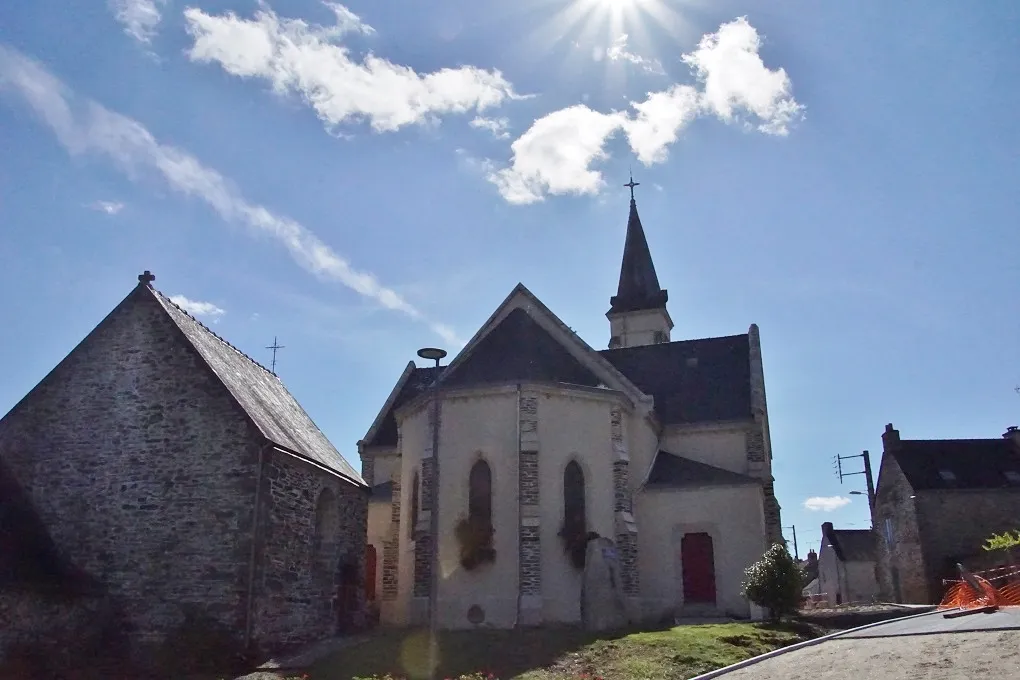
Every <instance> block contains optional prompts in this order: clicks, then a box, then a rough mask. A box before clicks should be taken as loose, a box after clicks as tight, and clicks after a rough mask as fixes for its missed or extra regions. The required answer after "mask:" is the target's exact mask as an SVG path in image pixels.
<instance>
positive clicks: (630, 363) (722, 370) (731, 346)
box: [600, 334, 751, 425]
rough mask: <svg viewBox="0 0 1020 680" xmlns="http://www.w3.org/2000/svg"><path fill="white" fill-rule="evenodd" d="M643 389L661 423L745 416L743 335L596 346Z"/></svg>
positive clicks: (746, 349)
mask: <svg viewBox="0 0 1020 680" xmlns="http://www.w3.org/2000/svg"><path fill="white" fill-rule="evenodd" d="M600 354H601V355H602V356H603V357H605V358H606V359H608V360H609V362H610V363H611V364H613V366H615V367H616V368H617V369H618V370H619V371H620V372H621V373H623V374H624V375H625V376H627V378H628V379H630V380H631V382H633V383H634V384H635V385H637V386H638V387H639V388H640V389H641V390H642V391H643V392H644V393H646V394H650V395H651V396H652V397H654V398H655V413H656V415H658V417H659V420H660V421H661V422H662V423H663V424H667V425H669V424H679V423H695V422H713V421H722V420H740V419H745V418H750V417H751V362H750V345H749V344H748V336H747V335H746V334H744V335H730V336H726V337H721V338H705V339H701V340H683V341H679V342H669V343H663V344H659V345H644V346H641V347H627V348H622V349H608V350H602V351H601V352H600Z"/></svg>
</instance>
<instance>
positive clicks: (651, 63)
mask: <svg viewBox="0 0 1020 680" xmlns="http://www.w3.org/2000/svg"><path fill="white" fill-rule="evenodd" d="M592 56H593V57H594V58H595V61H600V60H601V58H602V53H601V50H599V51H598V52H597V53H593V55H592ZM606 58H607V59H609V60H610V61H627V62H630V63H631V64H634V65H635V66H639V67H641V68H642V69H643V70H645V71H647V72H648V73H654V74H655V75H660V76H664V75H666V71H664V70H663V68H662V64H661V63H659V60H658V59H647V58H645V57H642V56H639V55H637V54H634V53H633V52H628V51H627V34H626V33H621V34H620V37H618V38H617V39H616V40H614V41H613V44H612V45H610V46H609V48H608V49H607V50H606Z"/></svg>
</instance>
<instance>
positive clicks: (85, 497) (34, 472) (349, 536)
mask: <svg viewBox="0 0 1020 680" xmlns="http://www.w3.org/2000/svg"><path fill="white" fill-rule="evenodd" d="M154 279H155V277H154V276H152V275H151V274H150V273H149V272H145V273H144V274H143V275H141V276H139V277H138V284H137V286H135V287H134V288H133V290H131V292H130V293H129V294H128V295H127V297H125V298H124V299H123V301H121V302H120V304H118V305H117V306H116V308H115V309H113V311H112V312H110V314H109V315H108V316H107V317H106V318H105V319H103V321H102V322H101V323H100V324H99V325H98V326H96V328H95V329H94V330H93V331H92V332H90V333H89V334H88V336H87V337H85V339H84V340H82V341H81V343H80V344H79V345H78V346H77V347H75V348H74V349H73V350H72V351H71V352H70V354H68V355H67V356H66V357H65V358H64V359H63V360H62V361H61V362H60V363H59V364H58V365H57V366H56V367H55V368H54V369H53V370H52V371H51V372H50V373H49V374H48V375H47V376H46V377H44V378H43V379H42V381H41V382H40V383H39V384H38V385H37V386H36V387H35V388H33V389H32V390H31V391H30V392H29V393H28V394H27V395H26V396H25V397H24V398H23V399H22V400H21V401H20V402H19V403H18V404H17V405H15V406H14V408H12V409H11V411H10V412H9V413H7V415H6V416H4V418H3V419H2V420H0V478H2V479H0V486H2V488H3V489H4V490H5V493H4V498H3V500H2V502H0V506H3V507H0V520H2V521H0V524H2V525H4V527H5V530H4V531H3V532H0V540H3V541H4V542H5V543H6V545H4V546H3V547H4V550H3V551H0V552H4V553H5V556H6V557H8V559H6V560H2V559H0V562H2V563H3V564H2V568H0V575H2V576H3V578H4V579H5V581H6V582H5V583H4V584H3V585H4V586H11V585H14V582H15V581H33V580H35V581H38V580H45V579H46V578H49V579H50V580H51V581H59V580H60V579H65V578H66V577H67V576H68V575H69V574H78V575H84V576H85V577H87V578H88V580H89V581H90V582H93V583H94V584H97V587H98V588H99V589H100V590H101V591H102V592H103V593H104V594H105V597H107V598H108V599H109V601H110V602H113V603H116V606H117V607H118V612H119V616H120V617H121V622H122V626H121V628H122V630H124V631H128V632H129V633H130V638H131V639H130V643H131V645H132V648H133V649H154V648H158V647H159V646H160V645H161V644H163V643H165V642H166V641H167V640H168V639H169V638H171V637H173V635H175V634H176V633H177V632H180V630H181V628H182V627H187V626H195V625H196V623H195V622H196V621H203V622H204V623H203V624H202V625H205V626H210V627H213V628H215V629H216V630H217V631H220V632H222V633H223V634H226V635H228V636H230V637H232V638H233V639H234V641H235V642H236V644H237V646H238V647H239V648H242V649H248V650H260V649H263V650H264V649H273V648H276V647H281V646H287V645H289V644H291V643H301V642H304V641H308V640H312V639H318V638H322V637H325V636H328V635H331V634H334V633H335V632H336V631H337V630H339V629H344V628H347V627H352V626H356V625H358V624H359V623H360V620H361V617H362V601H363V599H364V597H363V591H362V588H361V582H362V579H363V569H364V567H363V561H364V551H365V531H366V529H365V527H366V521H367V517H366V516H367V512H368V500H369V498H368V497H369V490H368V487H367V485H366V484H365V482H364V480H363V479H362V478H361V476H360V474H359V473H358V472H357V471H356V470H355V469H354V468H352V467H351V465H350V464H349V463H348V462H347V461H345V460H344V458H343V457H342V456H341V455H340V453H339V452H338V451H337V450H336V449H335V448H334V447H333V445H332V444H330V442H329V441H328V440H327V439H326V437H325V436H324V435H323V433H322V432H321V431H320V430H319V429H318V428H317V427H316V426H315V424H314V423H313V422H312V420H311V419H310V418H309V416H308V414H307V413H305V411H304V410H303V409H302V408H301V406H300V405H299V404H298V403H297V401H295V399H294V397H293V396H291V394H290V393H289V392H288V391H287V389H286V388H285V387H284V385H283V383H282V382H281V381H280V379H279V378H278V377H277V376H276V375H274V374H273V373H272V372H270V371H269V370H267V369H266V368H264V367H263V366H261V365H259V364H258V363H257V362H256V361H254V360H253V359H251V358H250V357H248V356H246V355H245V354H243V353H242V352H241V351H240V350H238V349H237V348H235V347H233V346H232V345H230V344H229V343H228V342H227V341H226V340H224V339H223V338H221V337H219V336H218V335H216V334H215V333H214V332H213V331H212V330H210V329H209V328H207V327H206V326H204V325H203V324H201V323H200V322H199V321H197V320H196V319H195V318H193V317H192V316H190V315H189V314H188V313H187V312H186V311H184V310H183V309H181V308H180V307H178V306H177V305H176V304H174V303H173V302H172V301H171V300H170V299H169V298H168V297H167V296H165V295H164V294H163V293H161V292H159V291H157V290H155V289H154V288H153V287H152V282H153V280H154ZM5 518H6V519H5ZM49 585H59V583H58V584H54V583H50V584H49ZM30 618H31V617H25V619H24V620H21V619H19V620H18V621H16V622H15V623H14V624H5V625H4V629H5V631H4V633H0V647H2V642H3V638H4V636H5V635H9V636H14V635H15V633H16V632H17V631H16V629H17V628H18V626H19V625H28V623H27V621H28V620H29V619H30ZM186 621H187V622H188V623H186ZM192 632H195V631H192ZM22 633H26V632H25V631H22ZM26 634H31V631H28V632H27V633H26ZM198 634H200V635H201V632H200V631H199V632H198ZM0 652H2V650H0ZM0 655H2V654H0Z"/></svg>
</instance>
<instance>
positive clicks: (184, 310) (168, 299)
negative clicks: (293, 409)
mask: <svg viewBox="0 0 1020 680" xmlns="http://www.w3.org/2000/svg"><path fill="white" fill-rule="evenodd" d="M149 290H151V291H152V292H153V293H155V294H156V295H158V296H159V297H161V298H163V299H164V300H166V301H167V302H169V303H170V304H171V305H173V306H174V309H176V310H177V311H179V312H181V313H182V314H184V315H185V316H186V317H188V318H189V319H191V320H192V321H194V322H195V323H197V324H198V325H199V327H201V328H202V329H203V330H205V331H206V332H207V333H209V335H211V336H213V337H214V338H216V339H217V340H219V341H220V342H221V343H223V344H224V345H226V346H227V347H229V348H230V349H232V350H234V351H235V352H237V353H238V354H240V355H241V356H243V357H244V358H245V359H247V360H248V361H250V362H251V363H253V364H255V365H256V366H258V367H259V368H261V369H262V370H263V371H265V372H266V373H268V374H269V375H271V376H273V377H274V378H276V379H277V380H279V379H280V376H278V375H276V374H275V373H273V372H272V371H270V370H269V369H268V368H266V367H265V366H263V365H262V364H260V363H259V362H258V361H256V360H255V359H253V358H251V357H250V356H248V355H247V354H246V353H245V352H242V351H241V350H240V349H238V348H237V347H235V346H234V345H232V344H231V343H230V341H229V340H227V339H226V338H224V337H223V336H221V335H220V334H219V333H217V332H216V331H214V330H213V329H211V328H209V327H208V326H206V325H205V324H204V323H202V322H201V321H199V320H198V319H197V318H196V317H195V316H194V315H192V314H191V313H190V312H189V311H188V310H186V309H184V308H183V307H181V306H180V305H179V304H177V303H176V302H174V301H173V299H172V298H171V297H170V296H169V295H167V294H166V293H164V292H163V291H161V290H157V289H156V288H152V287H150V288H149Z"/></svg>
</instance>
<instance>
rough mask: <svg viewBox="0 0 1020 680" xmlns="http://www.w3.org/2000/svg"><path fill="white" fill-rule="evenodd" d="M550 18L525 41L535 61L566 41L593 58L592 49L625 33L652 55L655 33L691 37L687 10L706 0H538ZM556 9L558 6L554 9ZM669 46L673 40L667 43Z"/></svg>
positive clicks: (608, 42)
mask: <svg viewBox="0 0 1020 680" xmlns="http://www.w3.org/2000/svg"><path fill="white" fill-rule="evenodd" d="M536 2H537V3H538V4H540V5H545V6H546V7H548V8H549V10H550V14H549V15H548V16H547V17H546V18H545V19H544V20H543V21H542V23H541V25H539V26H538V27H536V29H535V30H534V31H533V32H532V33H531V34H530V35H529V36H528V37H527V38H526V39H525V44H527V45H528V48H527V51H528V54H529V55H530V56H531V58H533V59H539V58H541V57H540V55H541V54H543V53H544V54H548V53H549V52H551V51H553V50H554V49H555V46H556V45H558V44H561V43H562V42H563V41H570V42H571V43H573V44H574V45H575V46H577V47H580V48H582V52H586V53H588V54H590V53H591V52H590V51H591V50H592V49H593V48H598V47H601V48H602V49H606V47H608V46H609V45H612V44H613V42H614V41H615V40H618V39H619V38H620V36H621V35H624V34H625V35H626V37H627V39H628V40H629V41H630V44H631V45H633V46H636V47H638V48H640V49H644V50H646V51H648V52H655V51H657V50H656V48H657V47H662V48H663V49H668V48H667V47H666V45H664V44H663V45H661V46H658V45H656V44H654V43H656V42H659V40H657V39H655V38H653V37H652V34H655V35H656V36H659V37H660V39H661V37H665V36H668V37H669V38H671V39H672V40H675V41H677V42H683V41H684V40H685V39H687V38H689V37H690V36H689V35H688V34H689V33H690V31H691V29H692V26H691V24H690V22H689V21H688V20H686V19H685V18H684V16H683V9H684V8H685V7H688V6H691V5H698V4H702V3H703V2H704V0H567V1H566V2H564V0H536ZM553 6H555V8H553ZM667 42H668V40H667Z"/></svg>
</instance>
